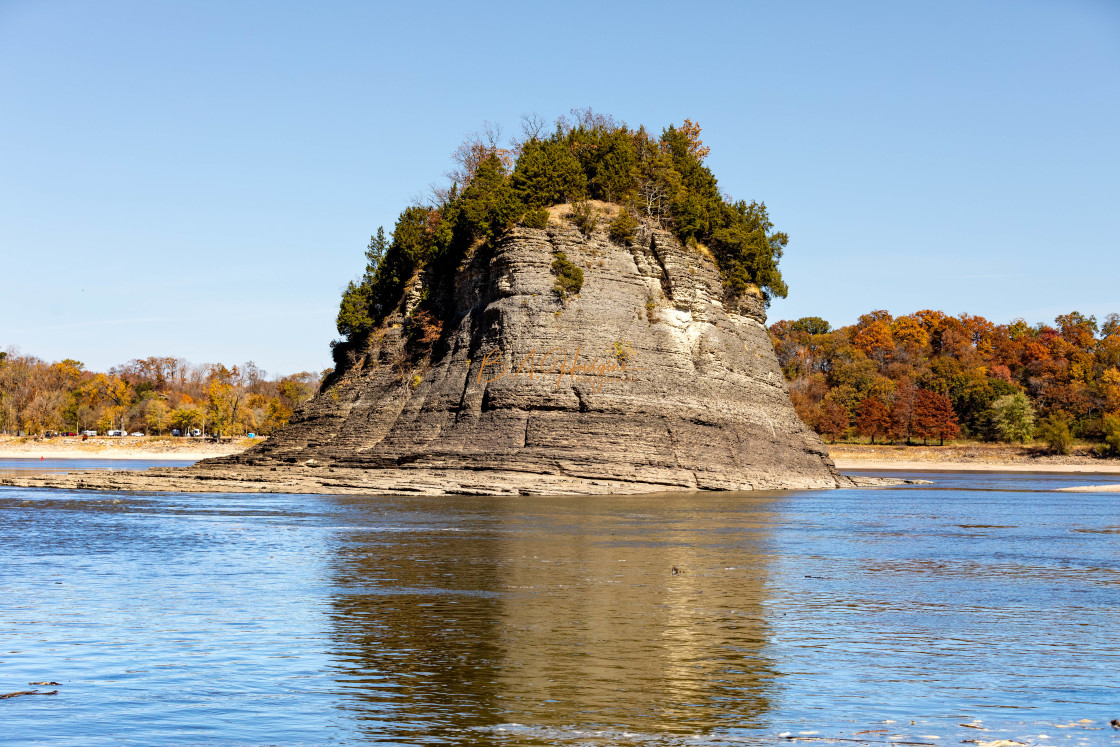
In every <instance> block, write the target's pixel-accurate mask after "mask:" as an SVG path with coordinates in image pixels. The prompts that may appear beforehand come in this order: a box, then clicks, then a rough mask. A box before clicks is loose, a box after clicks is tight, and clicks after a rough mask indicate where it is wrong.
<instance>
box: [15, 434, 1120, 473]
mask: <svg viewBox="0 0 1120 747" xmlns="http://www.w3.org/2000/svg"><path fill="white" fill-rule="evenodd" d="M262 440H263V439H262V438H259V437H258V438H256V439H249V438H238V439H234V440H233V441H231V442H229V443H210V442H208V441H203V440H201V439H195V438H172V437H170V436H128V437H125V438H108V437H95V438H90V439H88V440H86V441H83V440H82V439H81V438H79V437H60V438H48V439H40V438H31V437H13V436H0V459H38V458H40V457H43V458H46V459H121V460H143V459H153V460H165V459H182V460H195V461H197V460H201V459H209V458H211V457H222V456H232V455H234V454H240V453H241V452H243V451H245V450H246V449H248V448H249V447H250V446H253V445H254V444H258V443H261V442H262ZM828 451H829V455H830V456H831V457H832V459H833V461H834V462H835V463H836V467H837V468H838V469H840V470H842V471H843V470H865V469H867V470H895V471H927V470H932V471H954V472H956V471H960V472H969V471H983V472H1097V473H1120V459H1100V458H1097V457H1093V456H1091V455H1090V454H1089V450H1088V448H1087V447H1082V448H1079V449H1075V450H1074V453H1072V454H1068V455H1065V456H1059V455H1054V454H1047V453H1045V451H1044V450H1043V449H1042V448H1040V447H1037V446H1024V445H1019V444H989V443H966V444H953V445H947V446H905V445H897V446H895V445H885V444H876V445H870V444H843V443H840V444H828Z"/></svg>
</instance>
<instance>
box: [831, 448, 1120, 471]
mask: <svg viewBox="0 0 1120 747" xmlns="http://www.w3.org/2000/svg"><path fill="white" fill-rule="evenodd" d="M828 451H829V455H830V456H831V457H832V460H833V462H835V463H836V467H837V468H838V469H840V470H841V471H845V470H848V471H851V470H876V471H882V470H887V471H898V472H1056V473H1096V474H1120V459H1099V458H1096V457H1094V456H1092V455H1091V454H1090V452H1089V449H1088V447H1085V446H1082V447H1080V448H1078V449H1074V450H1073V453H1071V454H1066V455H1062V456H1059V455H1056V454H1050V453H1048V452H1047V451H1046V450H1045V449H1043V448H1040V447H1039V446H1024V445H1021V444H992V443H961V444H951V445H946V446H894V445H874V446H872V445H870V444H843V443H841V444H829V446H828Z"/></svg>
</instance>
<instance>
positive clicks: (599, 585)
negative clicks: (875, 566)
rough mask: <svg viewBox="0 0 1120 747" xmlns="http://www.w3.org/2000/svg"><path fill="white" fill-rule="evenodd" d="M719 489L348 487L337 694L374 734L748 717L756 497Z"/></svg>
mask: <svg viewBox="0 0 1120 747" xmlns="http://www.w3.org/2000/svg"><path fill="white" fill-rule="evenodd" d="M340 500H341V499H340ZM721 500H722V501H725V502H726V505H722V506H713V499H712V498H711V497H691V498H690V497H682V496H669V497H667V496H658V497H656V498H650V497H643V498H615V499H603V498H597V499H579V498H525V499H520V500H515V499H502V498H479V499H474V498H471V499H453V500H447V499H445V500H444V501H439V500H434V499H433V500H429V499H404V500H402V499H392V498H377V499H372V498H371V499H368V500H366V501H365V502H361V503H357V502H356V503H355V508H356V511H357V515H359V516H360V517H361V518H360V519H359V520H358V521H357V522H355V523H356V524H357V526H355V527H354V528H352V529H351V530H349V531H348V532H347V533H346V534H345V536H344V537H343V538H342V542H341V543H340V545H339V550H338V554H337V557H336V560H335V563H334V569H333V573H334V579H333V581H334V583H335V585H336V593H335V594H334V598H333V624H334V637H335V638H336V644H337V647H338V648H337V652H336V654H337V660H338V661H339V667H340V669H341V672H340V680H341V681H342V682H343V684H344V686H345V687H347V688H348V689H349V691H350V693H351V694H352V697H351V698H348V699H347V700H346V705H345V707H346V708H348V709H351V710H352V711H353V712H354V714H355V715H356V716H357V717H358V718H359V719H360V720H361V721H362V723H364V724H365V725H366V727H367V729H366V731H367V734H368V736H370V737H374V736H376V737H377V738H381V739H384V738H393V737H395V738H401V739H407V738H409V737H413V738H415V737H416V736H418V735H420V734H424V735H427V736H428V737H438V736H439V735H440V734H441V733H444V734H446V735H448V736H449V735H450V734H451V733H454V734H455V735H456V741H457V742H462V741H463V739H464V737H465V735H466V734H468V733H474V734H478V739H479V741H489V742H492V741H495V740H496V739H497V738H498V735H497V733H496V732H489V733H487V732H485V731H481V732H479V731H474V729H475V728H478V727H487V726H492V725H498V724H509V723H517V724H523V725H526V726H530V727H540V728H548V727H559V728H561V729H563V728H564V727H580V728H582V727H589V726H603V727H609V728H618V727H624V728H627V729H632V730H638V731H643V732H659V733H664V732H666V731H669V732H680V733H684V732H688V733H696V732H710V731H713V730H720V729H726V728H750V727H752V726H758V725H760V723H761V721H762V719H763V716H764V714H765V713H766V712H767V710H768V709H769V706H770V700H771V698H772V696H773V693H772V687H773V676H774V667H773V665H772V662H771V661H770V660H769V659H768V658H767V656H766V640H767V625H766V620H765V617H764V606H763V602H764V599H765V593H766V591H765V572H766V554H765V543H766V541H767V535H768V530H767V529H766V526H767V524H768V523H769V522H768V517H769V514H768V503H767V500H766V499H765V498H758V497H750V498H742V497H741V496H738V497H732V496H727V497H724V498H722V499H721ZM690 501H694V502H695V503H694V504H691V505H695V506H696V508H697V509H698V510H696V511H695V512H693V511H692V510H691V509H690ZM701 502H702V503H703V506H702V509H701V508H700V503H701ZM402 507H405V508H406V509H407V510H404V511H402V510H401V509H402ZM389 511H392V513H389Z"/></svg>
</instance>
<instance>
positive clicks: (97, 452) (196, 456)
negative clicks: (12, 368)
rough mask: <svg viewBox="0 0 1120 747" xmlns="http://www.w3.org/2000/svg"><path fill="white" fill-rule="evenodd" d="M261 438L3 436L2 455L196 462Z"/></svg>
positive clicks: (236, 450) (0, 440) (0, 442)
mask: <svg viewBox="0 0 1120 747" xmlns="http://www.w3.org/2000/svg"><path fill="white" fill-rule="evenodd" d="M262 440H264V439H261V438H257V439H249V438H236V439H234V440H233V441H231V442H229V443H210V442H209V441H203V440H202V439H197V438H171V437H160V436H155V437H151V436H125V437H123V438H109V437H102V436H98V437H95V438H90V439H88V440H86V441H83V440H82V439H81V438H80V437H74V436H63V437H60V438H46V439H36V438H26V437H20V438H17V437H14V436H0V459H39V458H43V459H119V460H134V461H144V460H150V461H157V460H183V461H192V462H197V461H199V460H202V459H209V458H211V457H220V456H230V455H232V454H240V453H241V452H242V451H245V449H247V448H249V447H250V446H252V445H253V444H257V443H260V442H261V441H262Z"/></svg>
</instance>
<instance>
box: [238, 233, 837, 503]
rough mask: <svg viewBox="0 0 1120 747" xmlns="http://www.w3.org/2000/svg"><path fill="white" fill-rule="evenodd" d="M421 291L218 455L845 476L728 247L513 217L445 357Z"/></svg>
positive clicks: (483, 252) (485, 477) (503, 473)
mask: <svg viewBox="0 0 1120 747" xmlns="http://www.w3.org/2000/svg"><path fill="white" fill-rule="evenodd" d="M558 255H563V256H564V257H566V258H567V260H568V261H570V262H572V263H573V264H575V265H576V266H578V267H579V268H580V269H581V270H582V273H583V284H582V287H581V289H580V291H579V294H578V295H576V296H573V297H571V298H565V297H564V296H563V295H562V294H561V293H560V292H559V291H558V290H557V289H556V288H555V287H554V286H555V284H556V276H555V275H554V272H553V269H552V266H553V263H554V261H555V258H556V257H557V256H558ZM417 296H418V294H417V293H416V292H415V290H413V293H412V294H411V296H410V295H409V293H408V292H406V297H405V301H404V303H402V305H401V307H400V309H398V310H397V311H396V312H395V313H394V314H393V315H390V316H389V317H388V318H387V319H386V320H385V323H384V325H383V326H382V328H380V329H379V330H378V331H377V333H376V334H374V335H372V336H371V338H370V341H369V343H368V346H367V347H366V348H365V349H362V350H358V351H354V352H352V353H350V354H349V355H348V357H347V359H346V360H345V361H344V363H343V364H342V365H341V366H340V367H339V369H338V370H337V371H336V372H335V374H334V375H333V376H332V377H331V379H330V380H329V381H328V385H327V386H326V387H325V388H324V390H323V391H322V392H321V393H320V394H319V395H318V396H317V397H316V398H315V399H314V400H313V401H312V402H311V403H310V404H309V405H308V406H307V407H306V408H305V410H304V411H303V412H302V413H300V414H299V415H298V416H297V418H296V419H295V420H294V421H293V423H292V424H291V425H290V426H289V427H288V428H286V429H285V430H283V431H281V432H280V433H279V434H278V435H277V436H275V437H273V438H271V439H269V441H267V442H266V443H264V444H262V445H261V446H260V447H258V448H255V449H251V450H249V451H248V452H245V453H244V454H241V455H239V456H235V457H228V458H225V459H222V460H217V462H218V463H220V464H222V465H223V466H227V467H255V468H259V467H279V468H284V467H287V466H289V465H302V466H307V465H316V466H317V468H319V469H323V468H335V469H346V470H359V471H360V473H369V474H370V475H371V477H372V476H375V475H376V474H377V471H379V470H386V469H388V470H391V471H392V474H393V475H394V476H395V479H401V480H405V481H406V482H413V481H415V482H417V483H418V487H421V486H420V484H419V483H422V481H423V480H435V481H436V483H438V485H439V486H440V487H442V488H445V489H448V490H451V491H452V492H458V491H460V490H464V489H465V490H469V491H470V492H475V491H479V490H481V491H484V492H489V490H493V491H494V492H503V491H505V490H507V489H508V490H515V491H522V492H542V491H550V490H563V491H564V492H569V491H577V492H611V491H615V490H620V489H624V490H626V491H627V492H632V491H633V490H641V491H659V490H697V489H724V490H758V489H774V488H832V487H836V486H837V485H838V484H839V482H840V481H841V480H842V479H843V478H840V477H839V476H838V475H837V473H836V470H835V469H834V467H833V466H832V462H831V461H830V460H829V458H828V453H827V451H826V450H825V448H824V447H823V445H822V444H821V441H820V438H819V437H818V436H817V435H816V434H815V433H813V432H812V431H811V430H810V429H809V428H807V427H806V426H805V425H804V424H803V423H802V422H801V421H800V420H799V419H798V417H797V415H796V413H795V412H794V409H793V406H792V404H791V403H790V399H789V393H788V391H787V389H786V383H785V379H784V377H783V376H782V372H781V370H780V369H779V367H778V363H777V359H776V358H775V356H774V352H773V348H772V346H771V343H770V340H769V337H768V335H767V332H766V329H765V327H764V325H763V323H764V321H765V314H764V311H763V305H762V301H761V298H760V296H758V295H756V294H752V293H747V294H744V295H743V296H742V297H741V298H740V299H738V301H737V303H735V304H734V305H729V304H727V303H726V302H725V300H724V294H723V288H722V284H721V282H720V277H719V272H718V271H717V269H716V267H715V265H714V263H713V261H712V260H711V258H710V257H708V256H705V254H704V253H703V252H702V250H700V249H698V248H688V247H684V246H682V244H681V243H680V242H679V241H678V240H677V239H676V238H675V237H674V236H673V235H672V234H671V233H669V232H667V231H659V230H645V231H639V232H638V235H637V236H636V237H635V238H634V240H633V241H631V242H626V243H624V244H619V243H615V242H613V241H611V240H610V239H609V238H608V236H607V233H606V231H605V230H602V229H596V230H592V231H591V232H590V235H585V234H584V233H582V232H581V231H580V230H579V229H577V228H576V227H574V226H573V225H570V224H567V223H565V222H556V221H554V222H553V223H552V224H551V225H549V226H548V227H546V228H541V229H534V228H524V227H516V228H513V229H511V230H510V231H508V232H507V233H506V234H505V235H504V236H502V237H501V239H500V240H498V241H496V242H494V243H493V245H492V247H491V246H488V245H483V246H481V247H479V248H478V249H477V251H475V252H474V253H473V254H472V255H471V256H470V257H469V258H468V259H467V261H466V263H465V264H464V266H463V268H461V270H460V271H459V272H458V273H456V275H455V282H454V289H453V298H454V303H455V306H456V308H455V312H454V314H453V315H452V316H451V320H450V325H449V328H448V329H446V330H444V334H443V335H442V338H441V339H440V340H438V341H434V342H433V343H432V344H431V345H430V349H429V348H428V346H427V345H426V344H420V345H418V344H417V343H416V342H415V341H414V340H410V337H409V334H408V332H409V327H408V325H407V324H406V322H405V320H406V319H408V318H409V316H410V315H411V314H413V312H414V308H413V307H414V305H415V304H416V303H417V302H418V298H417ZM417 348H420V350H421V351H422V352H421V354H420V355H419V356H417V355H416V349H417ZM409 473H414V474H413V475H409ZM491 483H492V486H491Z"/></svg>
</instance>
